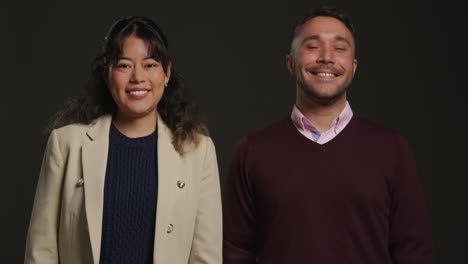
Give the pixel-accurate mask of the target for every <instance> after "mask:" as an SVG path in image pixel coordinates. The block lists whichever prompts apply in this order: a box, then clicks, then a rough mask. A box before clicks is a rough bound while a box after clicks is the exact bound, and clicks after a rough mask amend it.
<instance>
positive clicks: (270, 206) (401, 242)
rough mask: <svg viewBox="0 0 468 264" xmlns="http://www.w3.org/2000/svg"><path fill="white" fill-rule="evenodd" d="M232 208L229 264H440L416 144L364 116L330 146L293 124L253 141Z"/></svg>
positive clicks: (227, 220) (233, 188)
mask: <svg viewBox="0 0 468 264" xmlns="http://www.w3.org/2000/svg"><path fill="white" fill-rule="evenodd" d="M223 202H224V206H223V208H224V252H223V254H224V263H225V264H231V263H236V264H237V263H243V264H244V263H267V264H276V263H284V264H302V263H312V264H354V263H355V264H367V263H368V264H386V263H398V264H410V263H411V264H429V263H433V244H432V238H431V232H430V227H429V223H428V216H427V211H426V208H425V203H424V198H423V192H422V189H421V185H420V182H419V177H418V173H417V169H416V165H415V161H414V159H413V156H412V153H411V150H410V147H409V145H408V143H407V142H406V141H405V140H404V139H403V138H402V137H401V136H400V135H398V134H397V133H396V132H394V131H392V130H389V129H386V128H383V127H381V126H379V125H377V124H375V123H373V122H371V121H368V120H365V119H363V118H361V117H359V116H356V115H354V116H353V118H352V119H351V121H350V122H349V124H348V125H347V127H346V128H345V129H344V130H343V131H342V132H341V133H340V134H339V135H337V136H336V137H335V138H334V139H333V140H331V141H330V142H328V143H326V144H324V145H319V144H317V143H315V142H313V141H311V140H309V139H307V138H305V137H304V136H303V135H301V134H300V133H299V131H297V129H296V128H295V127H294V125H293V124H292V121H291V120H290V119H289V118H288V119H286V120H283V121H280V122H278V123H275V124H273V125H271V126H269V127H267V128H265V129H263V130H261V131H259V132H256V133H253V134H250V135H248V136H246V137H244V138H243V139H242V140H241V141H240V142H239V144H238V145H237V148H236V150H235V153H234V156H233V159H232V163H231V167H230V174H229V177H228V179H227V183H226V186H225V192H224V199H223Z"/></svg>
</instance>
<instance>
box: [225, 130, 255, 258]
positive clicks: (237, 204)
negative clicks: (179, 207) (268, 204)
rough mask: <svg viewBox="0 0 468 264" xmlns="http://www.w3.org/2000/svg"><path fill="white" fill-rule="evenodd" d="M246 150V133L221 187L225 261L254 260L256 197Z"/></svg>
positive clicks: (237, 147)
mask: <svg viewBox="0 0 468 264" xmlns="http://www.w3.org/2000/svg"><path fill="white" fill-rule="evenodd" d="M247 150H248V143H247V138H246V137H245V138H243V139H242V140H241V141H240V142H239V143H238V145H237V146H236V149H235V151H234V155H233V158H232V160H231V165H230V168H229V175H228V178H227V182H226V186H225V189H224V197H223V219H224V220H223V226H224V241H223V259H224V262H223V263H224V264H235V263H242V264H249V263H255V262H256V248H255V245H256V243H255V241H256V239H255V238H256V232H255V225H256V217H255V201H254V193H253V191H252V182H251V179H250V178H249V174H248V171H249V170H248V167H247V163H248V162H247V157H248V155H247V154H248V153H247Z"/></svg>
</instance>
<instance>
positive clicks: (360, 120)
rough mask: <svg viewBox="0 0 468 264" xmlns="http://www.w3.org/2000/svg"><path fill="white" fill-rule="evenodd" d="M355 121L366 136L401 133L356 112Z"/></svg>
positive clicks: (396, 134)
mask: <svg viewBox="0 0 468 264" xmlns="http://www.w3.org/2000/svg"><path fill="white" fill-rule="evenodd" d="M353 119H354V120H353V122H354V123H355V126H356V127H357V128H358V129H359V133H360V134H361V135H364V136H367V137H369V136H377V137H395V136H399V135H400V133H399V132H398V131H397V130H395V129H393V128H390V127H387V126H385V125H382V124H380V123H378V122H376V121H373V120H370V119H367V118H365V117H362V116H360V115H356V114H354V116H353Z"/></svg>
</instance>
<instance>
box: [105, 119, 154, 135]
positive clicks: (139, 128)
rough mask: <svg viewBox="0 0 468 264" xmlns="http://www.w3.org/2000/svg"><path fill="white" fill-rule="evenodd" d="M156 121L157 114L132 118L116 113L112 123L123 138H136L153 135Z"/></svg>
mask: <svg viewBox="0 0 468 264" xmlns="http://www.w3.org/2000/svg"><path fill="white" fill-rule="evenodd" d="M157 121H158V115H157V113H154V114H148V115H146V116H144V117H141V118H132V117H128V116H125V115H123V114H121V113H116V114H115V116H114V119H113V121H112V122H113V124H114V125H115V127H116V128H117V129H118V130H119V131H120V132H121V133H122V134H124V135H125V136H127V137H130V138H137V137H144V136H147V135H150V134H151V133H153V132H154V130H155V129H156V125H157Z"/></svg>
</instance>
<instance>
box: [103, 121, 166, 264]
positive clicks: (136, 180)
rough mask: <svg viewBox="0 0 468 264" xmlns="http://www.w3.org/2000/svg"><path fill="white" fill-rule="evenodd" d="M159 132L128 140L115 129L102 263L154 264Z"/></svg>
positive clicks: (109, 162)
mask: <svg viewBox="0 0 468 264" xmlns="http://www.w3.org/2000/svg"><path fill="white" fill-rule="evenodd" d="M156 143H157V136H156V132H153V133H152V134H151V135H148V136H144V137H140V138H129V137H127V136H125V135H123V134H122V133H120V131H118V130H117V128H116V127H115V126H114V125H112V126H111V128H110V133H109V154H108V158H107V170H106V179H105V185H104V212H103V221H102V238H101V255H100V263H101V264H105V263H112V264H120V263H122V264H123V263H145V264H146V263H153V246H154V229H155V222H156V201H157V189H158V188H157V187H158V180H157V179H158V175H157V171H158V170H157V151H156V149H157V144H156Z"/></svg>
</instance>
